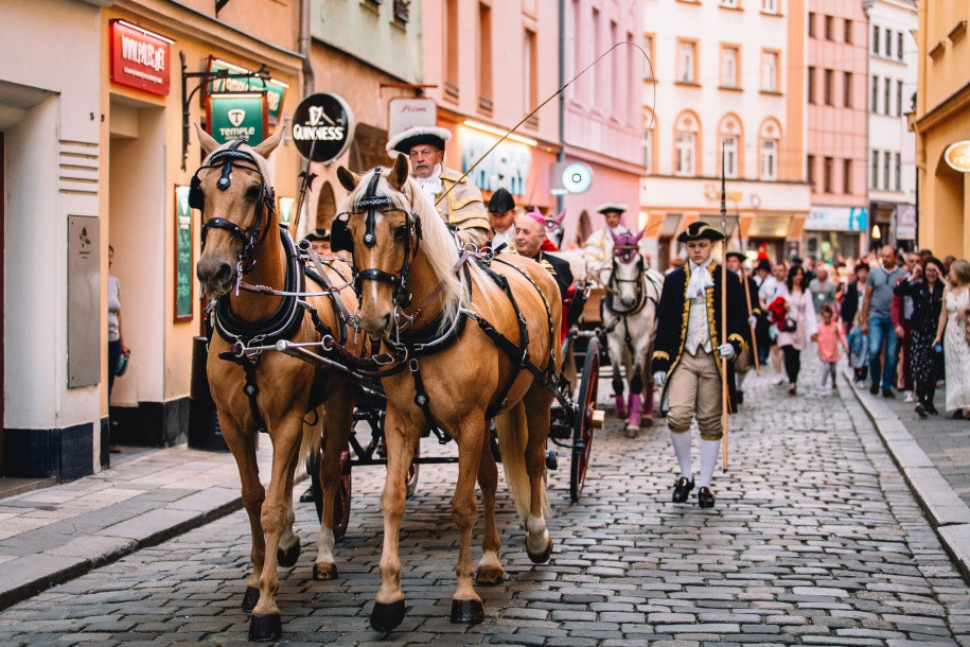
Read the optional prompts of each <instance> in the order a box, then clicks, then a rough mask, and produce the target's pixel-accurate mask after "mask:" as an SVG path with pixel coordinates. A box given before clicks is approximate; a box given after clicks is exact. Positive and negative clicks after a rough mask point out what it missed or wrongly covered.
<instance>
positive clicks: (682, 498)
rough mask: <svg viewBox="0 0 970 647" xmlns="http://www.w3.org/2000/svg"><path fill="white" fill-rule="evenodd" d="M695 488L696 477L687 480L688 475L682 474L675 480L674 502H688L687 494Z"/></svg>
mask: <svg viewBox="0 0 970 647" xmlns="http://www.w3.org/2000/svg"><path fill="white" fill-rule="evenodd" d="M693 489H694V479H691V480H689V481H688V480H687V477H686V476H681V477H680V478H679V479H677V480H676V481H674V499H673V500H674V503H687V495H688V494H690V491H691V490H693Z"/></svg>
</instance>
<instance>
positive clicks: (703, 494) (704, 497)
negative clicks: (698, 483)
mask: <svg viewBox="0 0 970 647" xmlns="http://www.w3.org/2000/svg"><path fill="white" fill-rule="evenodd" d="M697 505H699V506H700V507H702V508H713V507H714V493H713V492H711V488H706V487H702V488H700V489H698V490H697Z"/></svg>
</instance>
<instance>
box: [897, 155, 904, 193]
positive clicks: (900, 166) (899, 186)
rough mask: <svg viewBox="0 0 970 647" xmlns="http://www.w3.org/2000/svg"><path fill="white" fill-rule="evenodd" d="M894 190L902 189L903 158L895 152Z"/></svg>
mask: <svg viewBox="0 0 970 647" xmlns="http://www.w3.org/2000/svg"><path fill="white" fill-rule="evenodd" d="M896 190H897V191H902V190H903V158H902V156H901V155H900V154H899V153H896Z"/></svg>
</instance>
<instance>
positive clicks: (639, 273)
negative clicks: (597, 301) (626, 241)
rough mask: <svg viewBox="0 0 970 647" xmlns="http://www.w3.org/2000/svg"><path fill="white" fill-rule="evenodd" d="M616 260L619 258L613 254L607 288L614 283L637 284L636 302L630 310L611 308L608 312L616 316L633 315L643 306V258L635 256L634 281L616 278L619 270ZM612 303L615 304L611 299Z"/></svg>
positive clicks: (614, 300)
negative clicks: (635, 270)
mask: <svg viewBox="0 0 970 647" xmlns="http://www.w3.org/2000/svg"><path fill="white" fill-rule="evenodd" d="M618 258H619V256H618V255H617V254H616V253H615V252H614V254H613V267H612V268H611V269H610V280H609V281H608V282H607V287H611V286H612V285H613V284H614V283H616V284H619V283H636V284H637V300H636V303H634V304H633V306H632V307H630V308H628V309H626V310H617V309H615V308H612V307H611V308H610V310H612V311H613V313H614V314H618V315H625V314H633V313H635V312H637V311H639V310H640V308H641V307H642V306H643V303H644V301H645V299H644V296H643V293H644V281H645V278H644V274H645V273H646V270H645V268H644V264H643V256H641V255H640V254H637V274H636V276H637V278H635V279H621V278H619V276H617V273H618V270H619V269H620V268H619V263H618V262H617V259H618ZM624 265H626V263H624ZM617 287H619V285H617ZM616 295H617V296H619V292H618V291H617V292H616ZM613 302H614V304H615V303H616V299H613Z"/></svg>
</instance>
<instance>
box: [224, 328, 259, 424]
mask: <svg viewBox="0 0 970 647" xmlns="http://www.w3.org/2000/svg"><path fill="white" fill-rule="evenodd" d="M237 348H238V352H234V351H231V350H227V351H224V352H222V353H219V358H220V359H224V360H227V361H230V362H232V363H233V364H238V365H239V366H241V367H242V369H243V372H244V373H245V374H246V385H245V386H243V393H245V394H246V399H247V400H249V413H250V415H251V416H252V417H253V420H254V421H255V422H256V430H257V431H259V433H261V434H265V433H268V432H267V430H266V423H265V422H263V416H262V414H260V412H259V404H258V403H257V402H256V398H257V397H258V396H259V387H258V386H257V385H256V362H254V361H253V360H252V359H250V358H249V356H248V355H247V354H246V352H245V349H244V348H243V347H242V345H241V344H238V345H237ZM257 361H258V359H257Z"/></svg>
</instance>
